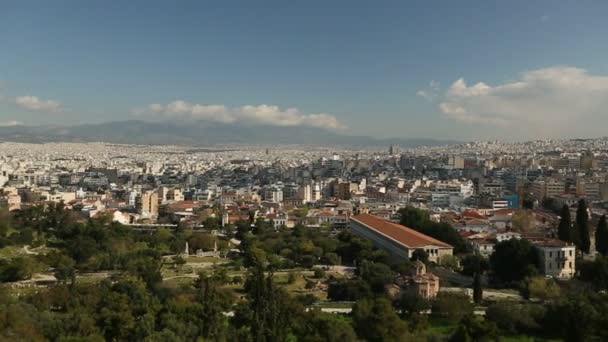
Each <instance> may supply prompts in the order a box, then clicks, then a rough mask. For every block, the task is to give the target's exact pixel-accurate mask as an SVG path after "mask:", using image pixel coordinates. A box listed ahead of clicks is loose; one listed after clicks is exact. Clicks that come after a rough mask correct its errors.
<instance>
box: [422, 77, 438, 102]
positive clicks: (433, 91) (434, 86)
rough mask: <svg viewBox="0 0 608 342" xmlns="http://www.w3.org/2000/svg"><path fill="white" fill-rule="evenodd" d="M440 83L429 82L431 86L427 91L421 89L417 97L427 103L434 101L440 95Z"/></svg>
mask: <svg viewBox="0 0 608 342" xmlns="http://www.w3.org/2000/svg"><path fill="white" fill-rule="evenodd" d="M439 87H440V83H439V81H435V80H432V81H431V82H429V86H428V88H426V89H421V90H418V91H417V92H416V96H420V97H422V98H424V99H425V100H427V101H432V100H434V99H435V98H436V97H437V95H438V94H439Z"/></svg>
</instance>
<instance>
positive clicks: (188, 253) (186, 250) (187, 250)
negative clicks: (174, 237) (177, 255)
mask: <svg viewBox="0 0 608 342" xmlns="http://www.w3.org/2000/svg"><path fill="white" fill-rule="evenodd" d="M184 254H185V255H186V256H190V248H189V247H188V241H186V249H185V250H184Z"/></svg>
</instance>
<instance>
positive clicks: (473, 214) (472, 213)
mask: <svg viewBox="0 0 608 342" xmlns="http://www.w3.org/2000/svg"><path fill="white" fill-rule="evenodd" d="M462 216H463V217H472V218H477V219H484V218H485V216H483V215H482V214H480V213H478V212H477V211H475V210H471V209H466V210H465V211H464V212H463V213H462Z"/></svg>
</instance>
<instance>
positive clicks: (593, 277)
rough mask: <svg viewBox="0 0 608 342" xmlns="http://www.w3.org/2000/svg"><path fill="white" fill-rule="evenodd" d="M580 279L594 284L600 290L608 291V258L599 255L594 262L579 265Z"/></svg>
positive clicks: (582, 262) (583, 262)
mask: <svg viewBox="0 0 608 342" xmlns="http://www.w3.org/2000/svg"><path fill="white" fill-rule="evenodd" d="M577 269H578V271H579V273H580V274H579V279H580V280H582V281H585V282H588V283H590V284H592V285H593V286H594V287H595V288H596V289H598V290H606V289H608V258H607V257H603V256H601V255H598V256H597V257H596V258H595V260H593V261H581V262H579V263H578V265H577Z"/></svg>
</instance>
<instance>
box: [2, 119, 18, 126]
mask: <svg viewBox="0 0 608 342" xmlns="http://www.w3.org/2000/svg"><path fill="white" fill-rule="evenodd" d="M20 125H23V122H21V121H17V120H7V121H0V127H14V126H20Z"/></svg>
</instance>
